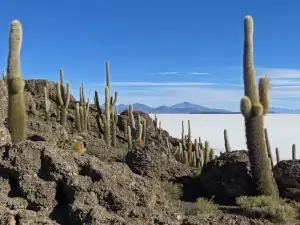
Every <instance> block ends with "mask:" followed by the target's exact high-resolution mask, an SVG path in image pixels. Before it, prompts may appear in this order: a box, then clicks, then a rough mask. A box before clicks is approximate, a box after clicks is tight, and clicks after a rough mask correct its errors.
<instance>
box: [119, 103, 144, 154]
mask: <svg viewBox="0 0 300 225" xmlns="http://www.w3.org/2000/svg"><path fill="white" fill-rule="evenodd" d="M125 121H126V122H125V124H124V135H126V134H127V140H128V150H131V149H133V148H134V147H135V146H137V145H142V144H144V143H145V142H146V131H147V121H146V119H144V118H142V117H141V115H140V114H138V116H137V124H136V123H135V119H134V115H133V106H132V105H129V108H128V121H127V120H126V119H125ZM128 123H129V124H128ZM125 125H126V126H125ZM125 137H126V136H125Z"/></svg>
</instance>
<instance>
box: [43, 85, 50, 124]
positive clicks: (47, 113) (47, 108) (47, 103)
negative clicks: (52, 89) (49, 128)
mask: <svg viewBox="0 0 300 225" xmlns="http://www.w3.org/2000/svg"><path fill="white" fill-rule="evenodd" d="M44 99H45V120H46V121H47V122H49V120H50V109H51V101H50V100H49V93H48V88H47V86H45V87H44Z"/></svg>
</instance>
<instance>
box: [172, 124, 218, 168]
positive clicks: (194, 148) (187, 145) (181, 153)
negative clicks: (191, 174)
mask: <svg viewBox="0 0 300 225" xmlns="http://www.w3.org/2000/svg"><path fill="white" fill-rule="evenodd" d="M181 135H182V139H181V142H180V143H179V145H178V146H177V147H176V148H175V151H174V153H173V154H174V156H175V157H176V159H177V160H178V161H180V162H182V163H184V164H186V165H189V166H192V167H195V168H199V169H201V168H202V167H203V165H205V164H206V163H208V162H210V161H211V160H214V159H215V157H216V156H215V152H214V149H212V148H210V147H209V142H208V141H205V142H204V144H203V143H202V141H201V138H200V137H199V138H198V139H194V142H192V137H191V125H190V121H189V120H188V135H185V133H184V122H183V121H182V132H181ZM166 142H167V147H168V151H172V145H171V144H170V143H169V141H168V139H167V140H166Z"/></svg>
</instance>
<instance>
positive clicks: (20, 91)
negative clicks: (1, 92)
mask: <svg viewBox="0 0 300 225" xmlns="http://www.w3.org/2000/svg"><path fill="white" fill-rule="evenodd" d="M22 36H23V30H22V25H21V23H20V22H19V21H17V20H14V21H12V23H11V25H10V33H9V48H8V60H7V85H8V128H9V132H10V135H11V140H12V143H18V142H21V141H24V140H26V138H27V129H26V119H27V115H26V111H25V110H26V109H25V98H24V86H25V82H24V79H23V77H22V74H21V62H20V52H21V46H22Z"/></svg>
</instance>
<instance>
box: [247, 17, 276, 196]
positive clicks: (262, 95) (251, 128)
mask: <svg viewBox="0 0 300 225" xmlns="http://www.w3.org/2000/svg"><path fill="white" fill-rule="evenodd" d="M243 57H244V58H243V63H244V65H243V71H244V73H243V78H244V92H245V96H244V97H243V98H242V99H241V113H242V114H243V116H244V119H245V128H246V140H247V147H248V152H249V160H250V164H251V172H252V176H253V179H254V181H255V183H256V188H257V192H258V193H259V194H262V195H271V196H278V187H277V185H276V183H275V179H274V177H273V174H272V171H271V170H270V162H269V157H268V155H267V147H266V141H265V133H264V115H266V114H267V113H268V110H269V105H270V103H269V102H270V99H269V80H268V78H267V77H266V76H265V77H262V78H260V80H259V88H258V89H257V87H256V84H255V82H256V76H255V68H254V60H253V19H252V17H251V16H246V17H245V19H244V56H243Z"/></svg>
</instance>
